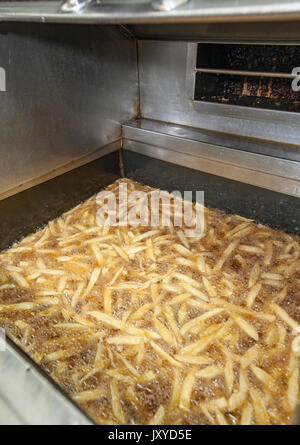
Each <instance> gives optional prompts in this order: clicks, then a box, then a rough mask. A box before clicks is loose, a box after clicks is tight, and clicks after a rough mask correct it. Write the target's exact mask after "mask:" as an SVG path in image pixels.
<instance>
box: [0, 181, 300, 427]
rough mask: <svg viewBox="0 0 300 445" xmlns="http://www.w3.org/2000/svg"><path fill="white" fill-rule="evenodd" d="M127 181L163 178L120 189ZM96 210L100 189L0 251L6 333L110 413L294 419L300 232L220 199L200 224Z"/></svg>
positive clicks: (101, 412) (109, 416)
mask: <svg viewBox="0 0 300 445" xmlns="http://www.w3.org/2000/svg"><path fill="white" fill-rule="evenodd" d="M120 181H123V182H124V181H125V182H126V183H127V186H128V189H129V191H135V190H142V191H146V192H147V193H149V192H150V191H151V190H153V189H151V188H149V187H146V186H143V185H141V184H138V183H135V182H133V181H129V180H126V179H122V180H119V181H117V182H115V183H114V184H112V185H111V186H109V187H108V190H109V191H112V192H114V193H117V190H118V186H119V183H120ZM97 210H98V207H97V202H96V197H95V196H93V197H92V198H90V199H89V200H88V201H86V202H85V203H83V204H80V205H79V206H77V207H76V208H74V209H72V210H71V211H69V212H67V213H65V214H64V215H62V216H61V217H60V218H58V219H56V220H54V221H51V222H50V223H49V224H48V225H47V226H46V227H44V228H43V229H42V230H40V231H38V232H36V233H34V234H32V235H30V236H28V237H26V238H24V239H23V240H22V241H21V242H19V243H16V244H14V245H13V246H12V247H11V248H10V249H8V250H6V251H5V252H3V253H2V254H1V255H0V326H2V327H3V328H5V330H6V332H7V333H8V335H9V336H10V337H11V338H12V339H14V340H15V341H16V342H18V343H19V345H20V346H21V347H22V348H23V349H24V350H25V351H26V352H28V353H29V354H30V355H31V356H32V357H33V359H34V360H35V361H36V362H37V363H39V364H40V365H41V366H42V367H43V368H44V369H46V370H47V372H49V374H50V375H51V376H52V377H53V378H54V379H55V380H56V381H57V382H58V383H59V384H60V385H61V386H62V387H63V388H64V389H65V390H66V391H67V392H68V393H69V394H70V395H71V396H72V397H73V399H74V400H75V401H76V402H77V403H78V404H79V405H81V406H82V408H83V409H84V410H85V411H86V412H87V413H88V414H89V415H90V416H91V417H92V418H93V419H94V420H95V421H96V422H98V423H100V424H127V423H131V424H191V423H201V424H222V425H223V424H225V425H226V424H287V423H290V422H291V421H292V416H293V412H294V411H295V409H296V405H297V403H298V402H299V389H298V388H299V353H300V329H299V326H300V325H299V320H300V313H299V312H300V311H299V295H300V242H299V238H298V237H296V236H292V235H289V234H286V233H283V232H279V231H276V230H273V229H271V228H268V227H266V226H262V225H259V224H256V223H254V222H253V221H251V220H248V219H245V218H242V217H240V216H237V215H226V214H224V213H222V212H219V211H216V210H212V209H208V208H205V228H204V233H203V234H202V235H200V236H199V237H195V238H188V237H186V236H185V232H184V227H174V226H173V225H171V226H170V227H165V226H162V225H159V226H157V227H150V226H146V227H145V226H136V227H132V226H130V225H128V226H121V227H120V226H114V227H111V226H109V225H104V226H99V225H98V223H97V217H96V215H97ZM160 210H161V212H163V206H161V209H160ZM171 214H172V208H171Z"/></svg>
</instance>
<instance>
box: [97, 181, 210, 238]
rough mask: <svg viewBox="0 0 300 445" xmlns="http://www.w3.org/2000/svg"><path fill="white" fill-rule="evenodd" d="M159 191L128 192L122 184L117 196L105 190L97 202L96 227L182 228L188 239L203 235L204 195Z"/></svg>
mask: <svg viewBox="0 0 300 445" xmlns="http://www.w3.org/2000/svg"><path fill="white" fill-rule="evenodd" d="M193 197H194V196H193V192H192V191H185V192H184V193H183V194H182V193H181V192H179V191H173V192H172V193H168V192H166V191H162V190H152V191H151V192H145V191H143V190H134V191H131V192H130V191H128V184H127V183H126V182H121V183H120V184H119V186H118V192H117V193H114V192H112V191H109V190H104V191H102V192H100V193H98V195H97V198H96V202H97V205H98V206H99V209H98V211H97V223H98V225H99V226H105V225H108V226H128V225H129V226H132V227H137V226H144V227H147V226H150V227H154V228H155V227H171V226H172V227H182V228H183V230H184V233H185V235H186V236H187V237H200V236H201V235H202V234H203V231H204V192H203V191H196V193H195V203H194V204H193V202H192V200H193Z"/></svg>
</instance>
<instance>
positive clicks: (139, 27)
mask: <svg viewBox="0 0 300 445" xmlns="http://www.w3.org/2000/svg"><path fill="white" fill-rule="evenodd" d="M128 27H129V28H130V30H131V31H132V32H133V34H134V35H135V36H136V37H137V38H138V39H142V40H146V39H147V40H189V41H193V40H196V41H201V42H207V41H210V42H218V43H220V42H222V43H234V42H243V43H247V42H251V43H253V42H254V43H259V42H265V43H273V44H274V43H275V44H282V43H286V44H292V43H295V42H299V39H300V28H299V21H297V20H294V21H290V20H289V21H280V22H275V23H274V22H266V21H264V22H243V21H239V22H227V23H220V22H216V23H201V22H199V23H163V24H160V23H156V24H143V23H137V24H133V25H128Z"/></svg>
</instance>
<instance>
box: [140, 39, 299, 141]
mask: <svg viewBox="0 0 300 445" xmlns="http://www.w3.org/2000/svg"><path fill="white" fill-rule="evenodd" d="M193 48H195V44H194V43H188V42H180V41H154V40H152V41H151V40H141V41H139V62H140V95H141V114H142V117H143V118H148V119H155V120H161V121H165V122H171V123H176V124H181V125H188V126H192V127H196V128H202V129H208V130H214V131H219V132H224V133H230V134H235V135H241V136H246V137H251V138H257V139H262V140H267V141H274V142H281V143H284V144H295V145H299V141H300V127H299V124H300V116H299V115H297V114H296V113H281V112H277V111H267V112H265V110H254V109H249V108H248V109H246V107H236V109H235V112H232V109H233V107H231V109H229V108H228V106H226V105H224V106H222V105H219V104H207V103H195V102H194V101H193V88H192V86H193V79H192V76H193V63H192V62H193V60H192V58H193V51H194V49H193ZM226 110H227V111H226ZM228 110H229V112H228ZM241 149H243V147H241Z"/></svg>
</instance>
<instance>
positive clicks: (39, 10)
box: [0, 0, 300, 24]
mask: <svg viewBox="0 0 300 445" xmlns="http://www.w3.org/2000/svg"><path fill="white" fill-rule="evenodd" d="M60 6H61V2H56V1H53V2H52V1H51V2H26V3H21V4H20V3H17V2H1V6H0V20H2V21H36V22H64V23H66V22H77V23H123V24H125V23H161V22H165V23H175V22H177V23H179V22H182V23H184V22H185V23H192V22H199V23H200V22H204V23H205V22H226V21H231V22H235V21H261V20H292V19H297V18H299V17H300V1H299V0H286V1H283V0H261V1H259V0H226V1H224V0H211V1H209V2H208V1H205V0H190V2H188V3H187V4H185V5H183V6H181V7H179V8H178V9H175V10H172V11H156V10H154V9H153V8H152V6H151V3H150V2H146V1H145V0H127V1H123V2H122V3H121V2H120V1H119V2H118V1H115V0H111V1H109V0H106V1H105V0H104V1H102V2H100V3H99V4H93V5H90V6H89V7H88V8H87V9H85V10H83V11H81V12H79V13H69V14H65V13H61V12H59V10H60Z"/></svg>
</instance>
